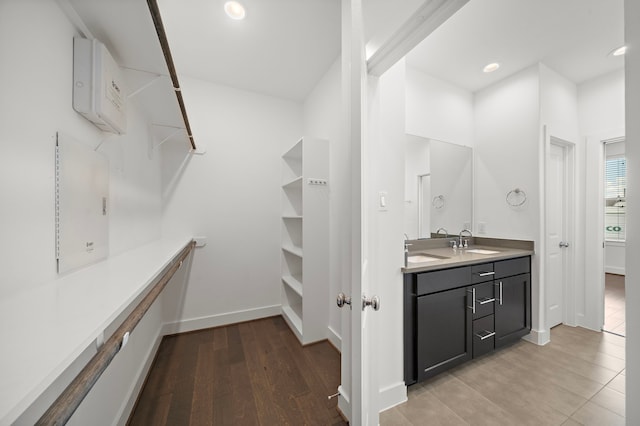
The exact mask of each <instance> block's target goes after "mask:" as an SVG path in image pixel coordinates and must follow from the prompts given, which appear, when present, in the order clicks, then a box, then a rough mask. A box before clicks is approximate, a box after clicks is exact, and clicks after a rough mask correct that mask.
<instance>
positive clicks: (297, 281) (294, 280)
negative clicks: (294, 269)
mask: <svg viewBox="0 0 640 426" xmlns="http://www.w3.org/2000/svg"><path fill="white" fill-rule="evenodd" d="M282 282H284V283H285V284H286V285H288V286H289V288H290V289H291V290H293V291H295V292H296V293H297V294H298V295H299V296H300V297H302V291H303V290H302V288H303V287H302V277H294V276H293V275H283V276H282Z"/></svg>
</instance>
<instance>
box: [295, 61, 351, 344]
mask: <svg viewBox="0 0 640 426" xmlns="http://www.w3.org/2000/svg"><path fill="white" fill-rule="evenodd" d="M340 59H341V58H340V57H338V58H337V59H336V61H335V62H334V63H333V64H332V65H331V67H330V68H329V69H328V70H327V72H326V73H325V75H324V76H323V77H322V78H321V79H320V81H318V83H317V84H316V86H315V87H314V89H313V90H312V91H311V93H310V94H309V95H308V96H307V98H306V100H305V101H304V105H303V128H304V135H305V136H310V137H318V138H321V139H327V140H328V141H329V169H330V172H329V173H330V178H329V190H330V194H331V195H330V215H329V217H330V225H329V226H330V231H329V232H330V248H329V262H330V266H329V268H330V278H329V284H328V285H329V293H328V295H329V300H327V303H328V304H329V318H328V324H329V325H328V327H329V329H328V333H327V336H328V338H329V339H330V341H331V343H332V344H333V345H334V346H335V347H337V348H338V349H340V348H341V339H342V332H341V330H342V322H341V315H340V310H339V309H338V308H337V306H336V304H335V297H336V295H337V294H338V293H339V292H341V291H344V290H345V288H347V287H346V283H348V281H349V280H350V271H351V270H350V266H351V265H350V263H349V262H347V260H348V259H349V258H350V257H349V256H348V255H347V252H348V251H349V250H350V244H351V240H350V238H349V236H350V230H349V229H350V226H351V222H350V220H349V218H350V216H349V212H350V210H349V206H350V202H351V198H350V194H351V190H350V182H351V175H350V162H349V158H350V154H349V153H350V149H351V148H350V146H349V144H348V143H347V141H345V140H344V132H343V131H342V125H343V117H342V112H343V108H342V80H341V74H340V72H341V61H340Z"/></svg>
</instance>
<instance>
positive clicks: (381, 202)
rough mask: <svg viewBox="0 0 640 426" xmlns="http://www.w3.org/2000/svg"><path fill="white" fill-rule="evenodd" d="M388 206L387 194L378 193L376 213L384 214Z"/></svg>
mask: <svg viewBox="0 0 640 426" xmlns="http://www.w3.org/2000/svg"><path fill="white" fill-rule="evenodd" d="M388 205H389V194H387V191H380V192H378V211H381V212H386V211H387V206H388Z"/></svg>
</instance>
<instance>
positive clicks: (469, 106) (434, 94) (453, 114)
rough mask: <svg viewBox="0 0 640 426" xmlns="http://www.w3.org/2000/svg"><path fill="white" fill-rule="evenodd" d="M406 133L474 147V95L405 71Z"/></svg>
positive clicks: (418, 73)
mask: <svg viewBox="0 0 640 426" xmlns="http://www.w3.org/2000/svg"><path fill="white" fill-rule="evenodd" d="M405 91H406V132H407V133H409V134H412V135H417V136H422V137H425V138H431V139H438V140H441V141H445V142H449V143H454V144H458V145H465V146H473V143H474V142H473V140H474V110H473V109H474V106H473V93H471V92H469V91H467V90H464V89H461V88H459V87H457V86H454V85H452V84H450V83H447V82H446V81H442V80H439V79H437V78H435V77H431V76H430V75H428V74H425V73H423V72H422V71H418V70H416V69H414V68H411V67H407V71H406V89H405Z"/></svg>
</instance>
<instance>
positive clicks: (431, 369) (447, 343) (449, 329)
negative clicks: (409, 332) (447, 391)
mask: <svg viewBox="0 0 640 426" xmlns="http://www.w3.org/2000/svg"><path fill="white" fill-rule="evenodd" d="M468 289H469V288H468V287H461V288H457V289H454V290H447V291H443V292H440V293H435V294H430V295H427V296H420V297H418V298H417V299H418V302H417V309H416V310H417V321H416V332H417V333H416V334H417V346H418V348H417V349H418V356H417V367H418V368H417V370H418V371H417V377H418V381H420V380H424V379H426V378H428V377H432V376H434V375H436V374H438V373H440V372H442V371H445V370H447V369H449V368H451V367H453V366H455V365H458V364H461V363H463V362H465V361H467V360H469V359H471V356H472V346H471V326H472V324H471V315H472V314H471V310H470V309H468V308H467V305H469V304H470V302H471V300H470V298H469V296H468V294H470V293H469V292H467V290H468Z"/></svg>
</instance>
